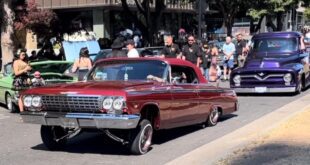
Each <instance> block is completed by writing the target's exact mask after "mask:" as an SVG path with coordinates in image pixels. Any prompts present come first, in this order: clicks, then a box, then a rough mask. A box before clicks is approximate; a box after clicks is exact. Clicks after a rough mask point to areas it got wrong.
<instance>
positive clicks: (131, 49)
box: [126, 40, 139, 58]
mask: <svg viewBox="0 0 310 165" xmlns="http://www.w3.org/2000/svg"><path fill="white" fill-rule="evenodd" d="M126 47H127V49H128V53H127V56H128V57H129V58H136V57H139V52H138V51H137V49H136V48H135V42H134V41H133V40H128V41H126Z"/></svg>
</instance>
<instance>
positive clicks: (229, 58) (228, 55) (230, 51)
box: [223, 36, 236, 81]
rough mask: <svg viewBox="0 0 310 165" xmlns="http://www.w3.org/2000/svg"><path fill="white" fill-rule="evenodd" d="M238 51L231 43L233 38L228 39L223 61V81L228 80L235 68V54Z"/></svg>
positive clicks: (224, 48) (228, 37)
mask: <svg viewBox="0 0 310 165" xmlns="http://www.w3.org/2000/svg"><path fill="white" fill-rule="evenodd" d="M235 51H236V47H235V45H234V44H233V43H232V42H231V37H230V36H227V37H226V42H225V44H224V45H223V53H224V59H223V67H224V74H223V75H224V77H223V80H224V81H225V80H228V79H229V76H230V73H231V70H232V69H233V68H234V53H235ZM227 71H228V75H227Z"/></svg>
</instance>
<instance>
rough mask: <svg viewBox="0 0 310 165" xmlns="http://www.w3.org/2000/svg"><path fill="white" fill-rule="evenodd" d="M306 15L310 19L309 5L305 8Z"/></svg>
mask: <svg viewBox="0 0 310 165" xmlns="http://www.w3.org/2000/svg"><path fill="white" fill-rule="evenodd" d="M304 15H305V16H306V18H307V19H308V20H310V7H307V8H306V10H305V12H304Z"/></svg>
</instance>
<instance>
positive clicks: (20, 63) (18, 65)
mask: <svg viewBox="0 0 310 165" xmlns="http://www.w3.org/2000/svg"><path fill="white" fill-rule="evenodd" d="M26 56H27V55H26V50H21V51H20V52H19V53H18V57H17V59H15V60H14V61H13V73H14V78H13V87H14V89H15V90H17V91H20V90H24V89H27V88H29V87H30V84H31V82H30V79H29V76H28V74H29V72H30V71H31V70H32V68H31V66H30V65H29V64H28V63H27V62H26ZM18 106H19V110H20V112H23V111H24V106H23V102H22V99H21V97H20V98H19V99H18Z"/></svg>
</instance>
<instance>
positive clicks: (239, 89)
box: [232, 87, 296, 93]
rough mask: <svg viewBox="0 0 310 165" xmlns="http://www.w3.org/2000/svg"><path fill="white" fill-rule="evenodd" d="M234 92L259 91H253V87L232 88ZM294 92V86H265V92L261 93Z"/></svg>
mask: <svg viewBox="0 0 310 165" xmlns="http://www.w3.org/2000/svg"><path fill="white" fill-rule="evenodd" d="M232 89H233V90H234V91H235V92H236V93H260V92H255V88H232ZM293 92H296V87H283V88H267V89H266V91H265V92H261V93H293Z"/></svg>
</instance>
